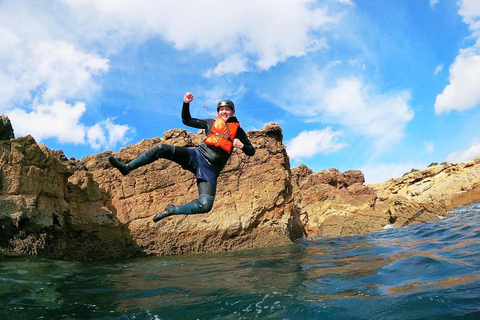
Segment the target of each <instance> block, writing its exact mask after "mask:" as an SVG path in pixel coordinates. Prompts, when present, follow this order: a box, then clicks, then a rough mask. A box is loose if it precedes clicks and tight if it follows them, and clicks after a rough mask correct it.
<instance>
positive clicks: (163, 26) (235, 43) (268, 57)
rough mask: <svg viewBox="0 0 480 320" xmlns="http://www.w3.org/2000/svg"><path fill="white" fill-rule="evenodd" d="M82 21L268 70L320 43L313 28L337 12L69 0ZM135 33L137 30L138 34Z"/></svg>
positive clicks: (242, 2) (247, 4)
mask: <svg viewBox="0 0 480 320" xmlns="http://www.w3.org/2000/svg"><path fill="white" fill-rule="evenodd" d="M67 3H68V4H69V5H70V6H71V8H72V9H73V10H74V11H75V12H76V13H77V17H78V20H79V21H82V22H83V23H82V25H84V26H85V25H90V26H91V27H90V28H91V29H90V30H89V31H90V32H91V33H92V34H93V35H96V36H97V37H100V36H105V35H108V34H109V32H110V33H111V31H112V30H115V32H116V33H117V34H123V35H124V36H125V37H127V36H128V37H134V36H136V37H140V38H142V37H143V38H145V37H150V36H160V37H161V38H163V39H165V40H166V41H168V42H170V43H172V44H173V46H174V47H175V48H176V49H178V50H186V49H193V50H196V51H199V52H208V53H210V54H212V55H214V56H217V57H219V58H220V59H221V60H222V61H224V66H223V67H222V68H223V69H224V70H230V69H232V68H233V70H234V71H236V70H237V69H236V68H234V67H229V66H226V65H225V64H226V63H228V62H229V61H231V62H234V63H237V62H238V59H233V60H232V59H231V58H230V56H232V55H241V56H242V57H243V58H248V59H249V60H251V61H252V62H253V63H254V64H255V65H256V66H257V67H258V68H260V69H263V70H265V69H268V68H270V67H272V66H274V65H276V64H277V63H278V62H281V61H284V60H286V59H287V58H289V57H298V56H302V55H305V54H306V53H307V52H309V51H312V50H318V49H319V48H322V47H324V46H325V41H324V39H321V38H317V37H316V36H315V35H314V34H313V33H312V32H314V31H318V30H325V28H326V27H327V26H329V25H330V24H332V23H335V22H336V21H337V20H338V17H337V16H335V15H329V14H328V9H327V7H323V8H319V7H317V6H318V4H316V3H315V2H314V1H312V0H304V1H297V0H283V1H281V2H278V1H276V0H235V1H228V2H226V1H222V0H209V1H196V0H184V1H176V0H165V1H153V0H150V1H143V2H142V3H141V4H139V3H138V2H137V1H135V0H117V1H96V0H69V1H67ZM137 34H138V35H137Z"/></svg>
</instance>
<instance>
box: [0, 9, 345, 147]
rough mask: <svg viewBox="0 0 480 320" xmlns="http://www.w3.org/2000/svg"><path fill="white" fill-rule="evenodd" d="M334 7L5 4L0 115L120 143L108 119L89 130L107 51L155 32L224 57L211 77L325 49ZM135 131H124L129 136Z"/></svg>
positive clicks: (56, 132) (182, 46)
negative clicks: (88, 115)
mask: <svg viewBox="0 0 480 320" xmlns="http://www.w3.org/2000/svg"><path fill="white" fill-rule="evenodd" d="M339 3H343V4H345V5H351V4H352V3H351V1H339ZM330 12H334V11H332V10H330V11H329V8H327V6H326V5H323V4H319V3H318V2H317V1H313V0H303V1H297V0H285V1H282V4H281V5H278V1H276V0H235V1H229V2H225V1H222V0H208V1H201V2H199V1H195V0H185V1H176V0H165V1H154V0H146V1H143V2H142V3H141V4H139V3H138V2H137V1H135V0H117V1H96V0H65V1H59V0H50V1H47V2H41V3H39V2H35V1H31V0H15V1H14V0H4V1H2V2H0V111H1V112H3V113H7V114H11V115H12V116H13V117H14V118H15V120H16V122H17V123H18V124H17V126H16V132H17V133H18V134H21V135H23V134H29V133H30V134H35V135H37V137H36V138H37V139H40V140H41V139H45V138H57V139H58V140H59V141H61V142H65V143H67V142H70V141H69V140H68V139H65V138H64V137H63V136H62V135H64V128H63V124H61V123H68V124H69V125H70V126H71V127H72V128H75V129H76V130H78V132H77V133H76V134H75V135H74V136H75V138H73V137H70V139H72V141H71V142H74V143H82V138H81V137H84V138H83V139H84V140H83V143H89V144H90V145H91V146H92V147H93V148H98V146H100V145H102V146H105V145H108V146H110V147H113V146H114V145H111V144H110V145H109V143H114V141H119V140H121V139H117V138H109V137H108V135H109V134H111V133H112V132H113V131H109V130H108V126H106V125H105V122H104V121H105V119H100V120H99V121H100V122H99V123H97V124H93V125H92V126H91V127H89V126H87V125H85V124H84V120H83V118H82V116H83V115H85V114H86V113H87V111H88V108H90V104H89V102H90V101H91V100H92V99H94V97H95V95H97V94H98V93H99V92H100V91H101V89H102V88H101V85H100V83H101V82H100V80H101V78H102V77H103V76H104V75H105V74H106V73H108V72H109V69H110V62H109V56H110V55H112V54H116V53H118V52H120V51H121V50H122V49H123V48H124V47H125V46H126V45H128V44H131V43H141V42H143V41H146V40H148V39H151V38H154V37H155V38H160V39H162V40H164V41H165V42H167V43H170V44H171V45H172V46H173V47H174V48H175V49H177V50H182V51H185V52H190V53H194V54H195V53H199V52H201V53H206V54H208V55H210V56H211V57H213V58H214V59H213V60H212V61H213V62H214V63H216V66H214V65H212V66H211V68H210V69H208V70H205V72H204V75H205V76H209V77H211V76H221V75H224V74H238V73H241V72H247V71H251V70H260V71H262V70H267V69H269V68H270V67H272V66H275V65H276V64H277V63H279V62H282V61H285V60H286V59H288V58H290V57H299V56H302V55H305V54H307V53H308V52H311V51H315V50H319V49H320V48H326V47H327V45H326V42H325V40H324V39H323V38H321V37H319V36H318V33H317V34H316V32H318V31H321V30H324V29H325V28H327V27H328V26H329V25H331V24H333V23H335V21H336V20H337V16H336V15H335V13H331V14H330ZM59 105H62V108H64V109H68V108H70V109H72V110H75V111H76V112H75V114H74V116H71V117H69V118H66V119H63V118H61V117H62V115H63V113H60V112H59V110H58V106H59ZM80 105H82V106H83V107H82V108H78V106H80ZM55 106H57V108H56V107H55ZM79 111H81V112H79ZM34 116H39V117H41V119H51V118H54V119H56V121H57V122H56V123H52V124H51V125H52V126H50V127H49V133H48V134H47V133H46V132H44V131H43V130H40V129H37V128H30V127H24V126H22V125H21V123H22V121H23V122H26V121H27V120H28V119H31V118H33V117H34ZM109 121H113V120H109ZM112 123H113V122H112ZM120 127H121V128H126V127H125V126H120ZM131 129H132V128H127V130H126V131H123V130H120V132H124V134H127V133H128V132H129V131H131ZM117 134H118V133H117Z"/></svg>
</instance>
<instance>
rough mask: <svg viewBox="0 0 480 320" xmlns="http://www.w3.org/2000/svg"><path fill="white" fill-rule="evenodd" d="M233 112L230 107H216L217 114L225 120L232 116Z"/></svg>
mask: <svg viewBox="0 0 480 320" xmlns="http://www.w3.org/2000/svg"><path fill="white" fill-rule="evenodd" d="M233 114H234V112H233V110H232V109H230V107H220V108H218V115H219V116H220V117H221V118H222V119H223V120H224V121H227V120H228V118H230V117H231V116H233Z"/></svg>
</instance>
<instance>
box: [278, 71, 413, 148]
mask: <svg viewBox="0 0 480 320" xmlns="http://www.w3.org/2000/svg"><path fill="white" fill-rule="evenodd" d="M326 78H327V74H326V73H325V72H320V71H316V70H311V71H310V72H309V74H308V75H307V76H305V77H302V78H300V79H295V80H294V81H293V82H291V83H289V84H287V87H285V88H283V90H282V91H284V92H285V93H286V95H285V97H284V100H285V101H286V105H284V108H285V109H286V110H288V111H289V112H292V113H294V114H296V115H299V116H303V117H305V118H306V120H308V121H318V122H323V123H335V124H340V125H343V126H346V127H348V128H349V129H351V130H353V131H355V132H356V133H358V134H361V135H365V136H367V137H372V138H374V139H375V140H376V147H377V148H378V149H379V150H381V149H384V148H386V147H390V146H391V145H392V144H394V143H396V142H398V141H400V140H401V139H402V137H403V136H404V130H405V126H406V125H407V123H408V122H409V121H410V120H411V119H412V118H413V111H412V110H411V108H410V107H409V105H408V103H409V100H410V93H409V92H407V91H399V92H391V93H378V92H377V90H375V89H374V88H373V87H372V86H370V85H368V84H366V83H365V82H364V81H363V80H362V79H361V78H359V77H346V78H341V79H339V80H338V81H337V82H336V83H333V84H330V83H329V82H328V81H327V80H326ZM287 95H288V96H287ZM273 100H276V99H273Z"/></svg>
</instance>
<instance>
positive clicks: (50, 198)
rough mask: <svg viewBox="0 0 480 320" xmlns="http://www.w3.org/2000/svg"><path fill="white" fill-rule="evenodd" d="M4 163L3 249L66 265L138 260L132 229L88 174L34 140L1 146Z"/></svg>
mask: <svg viewBox="0 0 480 320" xmlns="http://www.w3.org/2000/svg"><path fill="white" fill-rule="evenodd" d="M0 163H1V191H0V222H1V230H0V246H1V247H4V248H8V249H11V250H13V251H15V252H18V253H21V254H31V255H40V256H45V257H51V258H64V259H99V258H100V259H101V258H110V257H122V256H132V255H133V254H132V252H133V251H134V248H135V245H134V243H133V241H132V240H131V238H130V237H129V236H128V229H127V228H124V227H123V226H122V224H120V222H119V221H118V219H117V218H116V217H115V214H114V208H113V207H112V206H111V205H110V204H109V197H108V196H107V195H106V194H105V193H104V192H102V191H101V190H100V189H99V188H98V185H97V184H96V183H95V182H94V181H93V179H92V177H91V175H90V174H89V173H87V172H86V171H83V172H82V171H74V166H71V165H66V164H64V163H62V162H61V161H60V160H58V158H57V157H56V155H55V154H54V152H53V151H51V150H49V149H47V148H46V147H45V146H44V145H37V143H36V142H35V140H34V139H33V138H32V137H31V136H27V137H22V138H17V139H12V140H8V141H0ZM118 244H121V245H118Z"/></svg>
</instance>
